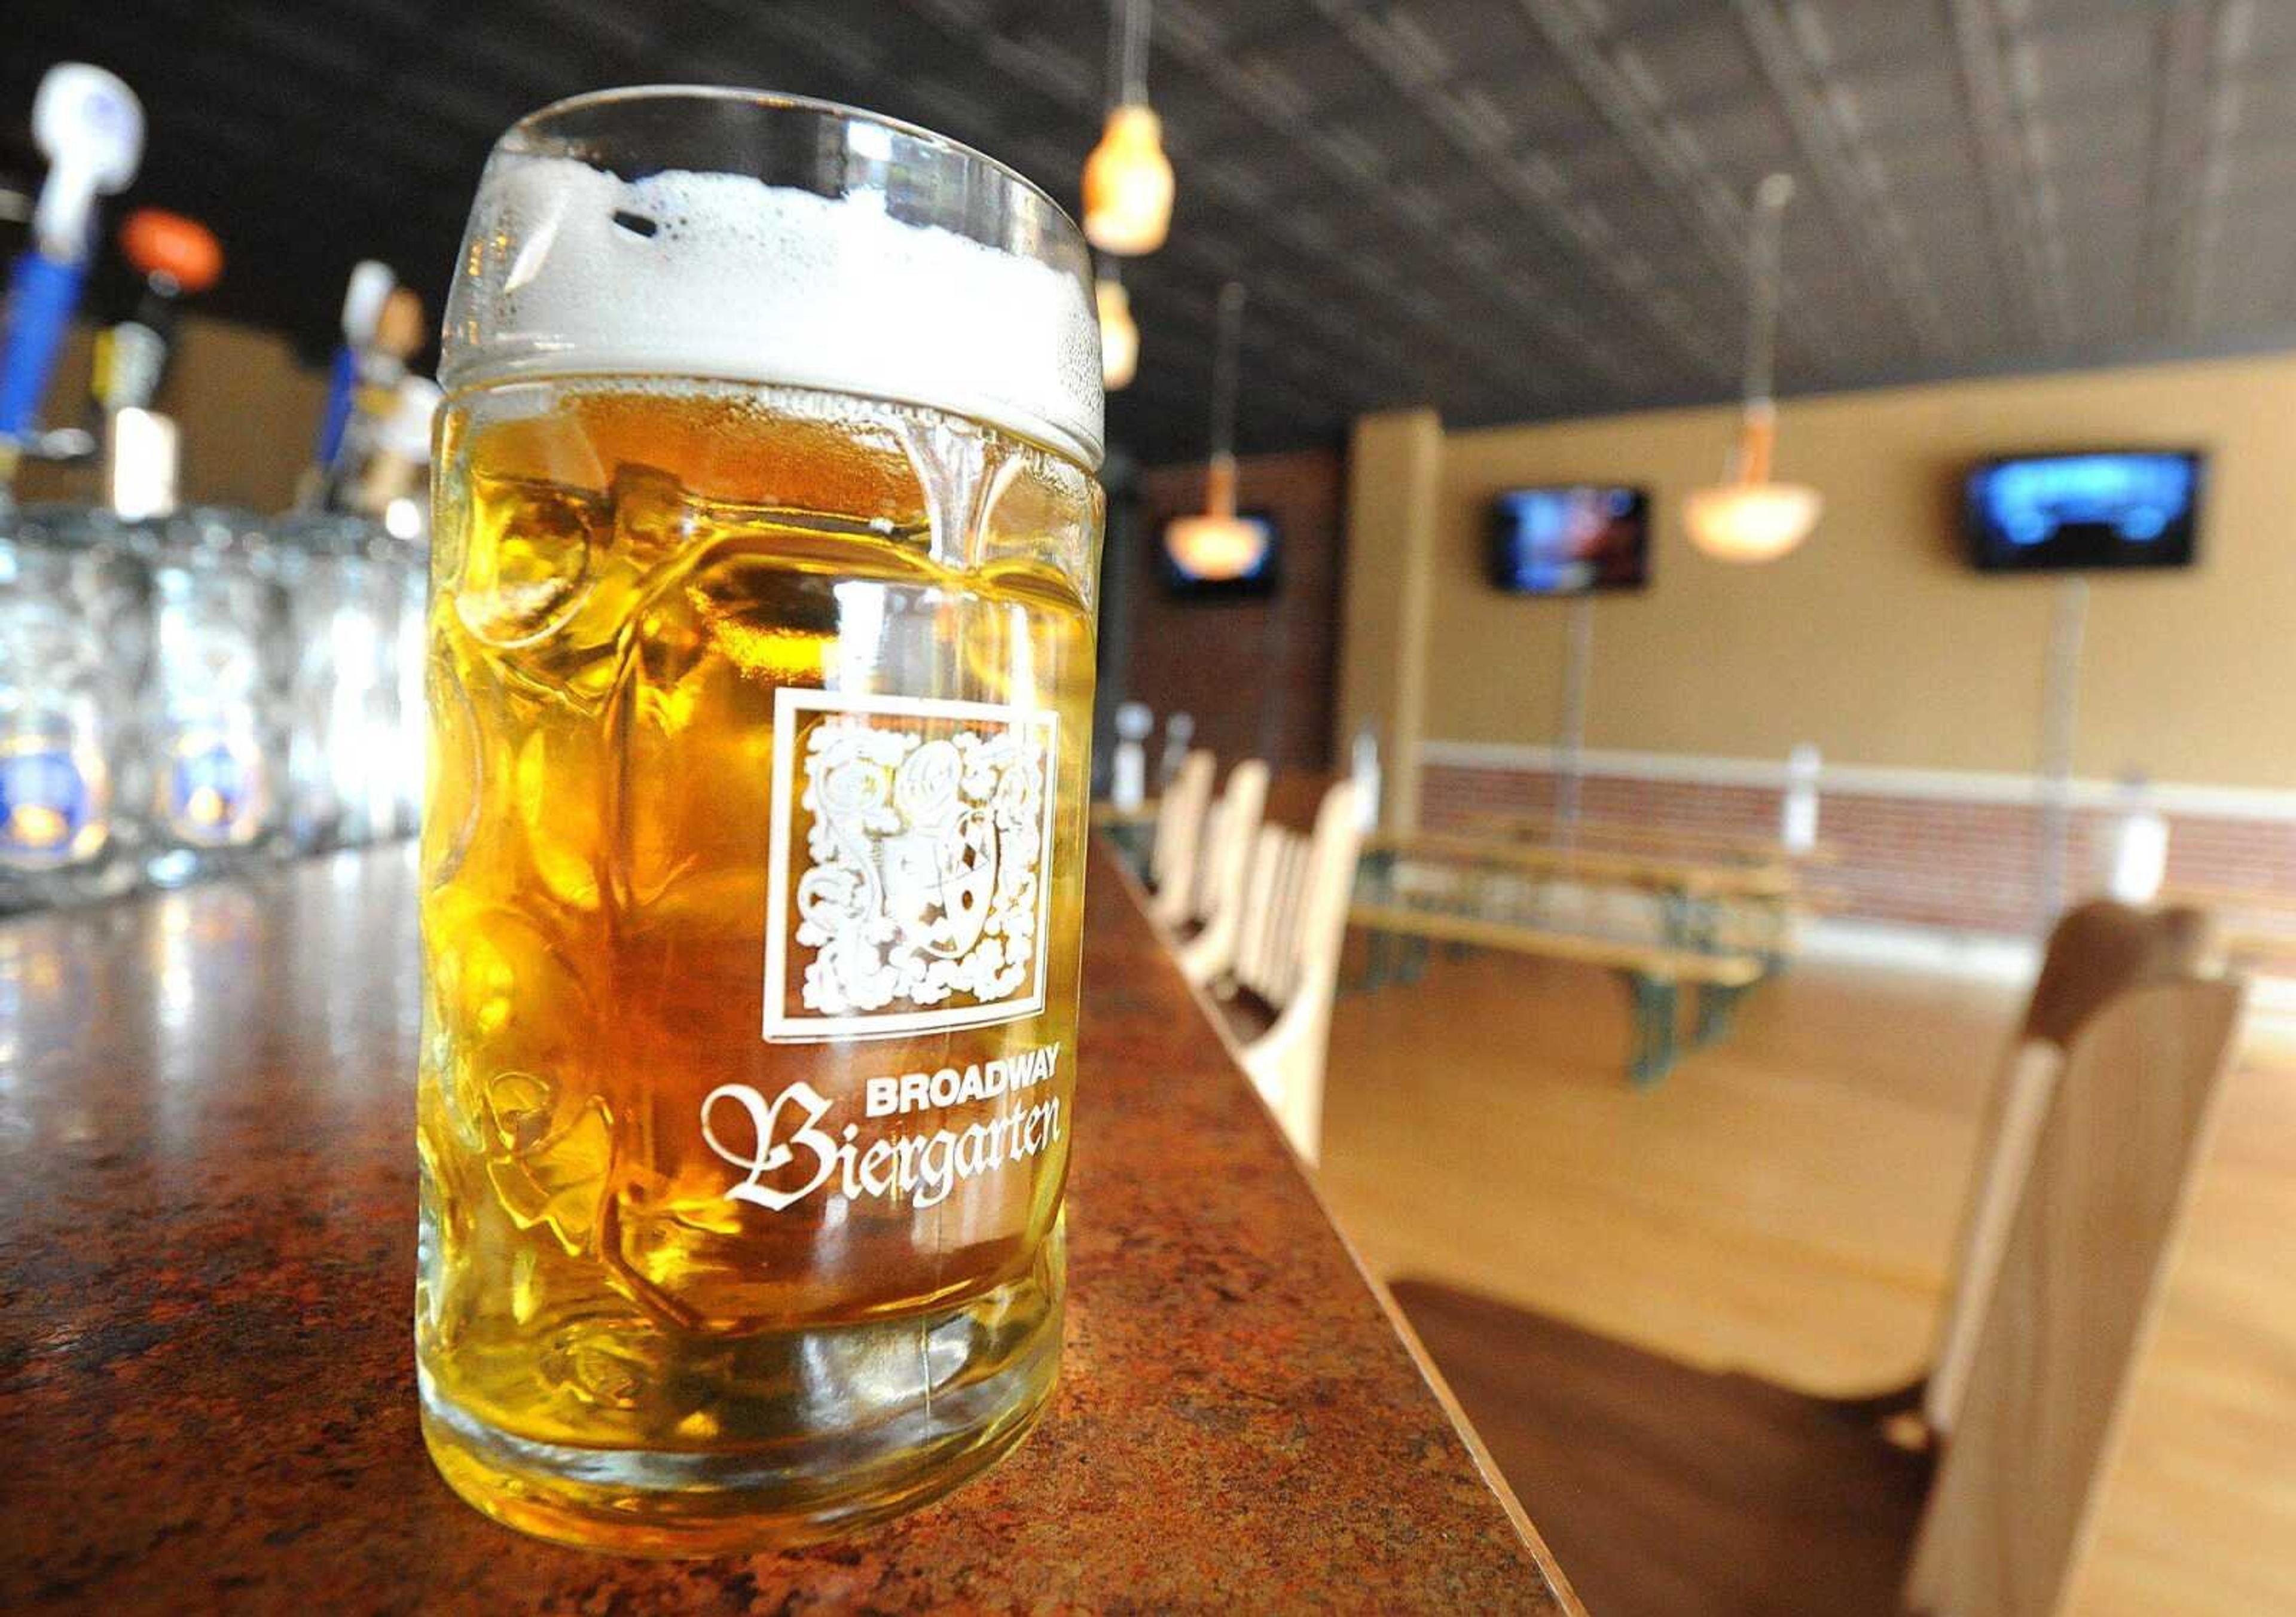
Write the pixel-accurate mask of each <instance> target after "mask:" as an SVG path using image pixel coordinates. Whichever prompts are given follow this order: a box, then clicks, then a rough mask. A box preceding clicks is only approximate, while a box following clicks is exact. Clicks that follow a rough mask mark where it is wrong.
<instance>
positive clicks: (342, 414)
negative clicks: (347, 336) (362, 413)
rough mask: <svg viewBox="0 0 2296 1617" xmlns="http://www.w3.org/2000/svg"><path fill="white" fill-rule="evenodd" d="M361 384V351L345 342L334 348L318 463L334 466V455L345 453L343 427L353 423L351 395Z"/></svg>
mask: <svg viewBox="0 0 2296 1617" xmlns="http://www.w3.org/2000/svg"><path fill="white" fill-rule="evenodd" d="M357 388H358V355H356V354H354V353H353V352H351V346H350V344H348V343H344V344H343V345H342V346H341V347H338V348H337V349H336V350H335V363H334V366H333V368H332V370H330V371H329V372H328V373H327V408H326V412H325V413H324V415H322V416H321V417H320V418H319V455H318V460H319V464H320V465H322V466H332V465H333V464H334V463H335V457H336V456H337V455H339V454H340V453H342V448H343V430H344V429H345V428H347V427H348V426H349V425H350V420H351V396H352V394H353V393H355V392H356V391H357Z"/></svg>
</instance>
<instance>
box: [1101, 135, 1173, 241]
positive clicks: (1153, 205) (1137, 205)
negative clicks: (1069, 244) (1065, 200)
mask: <svg viewBox="0 0 2296 1617" xmlns="http://www.w3.org/2000/svg"><path fill="white" fill-rule="evenodd" d="M1171 225H1172V164H1171V160H1170V159H1169V158H1167V157H1166V156H1165V155H1164V123H1163V120H1162V119H1161V118H1158V117H1157V116H1156V114H1155V113H1154V111H1152V110H1151V109H1149V108H1148V107H1147V106H1145V105H1142V104H1128V105H1124V106H1119V107H1111V108H1110V109H1109V110H1108V124H1107V127H1105V128H1104V129H1103V131H1102V132H1101V136H1100V144H1099V145H1097V146H1095V147H1094V148H1093V149H1092V155H1091V156H1090V157H1088V158H1087V159H1085V161H1084V233H1085V239H1086V240H1087V241H1090V242H1091V243H1092V244H1093V245H1094V246H1095V247H1096V248H1098V249H1101V251H1103V252H1105V253H1119V254H1122V255H1125V256H1127V257H1133V256H1136V255H1138V254H1141V253H1152V252H1154V251H1155V250H1156V249H1158V248H1160V247H1161V246H1163V245H1164V233H1165V232H1166V231H1168V230H1169V229H1170V228H1171Z"/></svg>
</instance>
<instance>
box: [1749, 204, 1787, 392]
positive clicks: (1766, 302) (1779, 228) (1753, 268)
mask: <svg viewBox="0 0 2296 1617" xmlns="http://www.w3.org/2000/svg"><path fill="white" fill-rule="evenodd" d="M1793 192H1794V184H1793V176H1792V175H1788V174H1773V175H1769V176H1766V177H1765V178H1764V179H1763V181H1762V183H1761V184H1760V186H1759V188H1758V189H1757V190H1756V191H1755V192H1754V224H1753V238H1752V241H1751V243H1750V244H1749V246H1748V248H1747V252H1746V274H1747V278H1748V280H1749V281H1750V282H1751V283H1752V290H1753V297H1752V301H1751V306H1750V307H1749V309H1748V314H1747V322H1746V402H1747V403H1748V404H1767V403H1768V402H1769V399H1770V389H1771V388H1772V386H1773V385H1774V384H1775V380H1776V372H1777V343H1778V289H1779V283H1780V282H1781V281H1782V280H1783V279H1784V276H1783V274H1782V272H1781V268H1780V263H1779V260H1780V241H1779V239H1780V237H1781V235H1782V234H1783V225H1784V219H1785V213H1786V204H1787V203H1789V202H1791V201H1792V200H1793Z"/></svg>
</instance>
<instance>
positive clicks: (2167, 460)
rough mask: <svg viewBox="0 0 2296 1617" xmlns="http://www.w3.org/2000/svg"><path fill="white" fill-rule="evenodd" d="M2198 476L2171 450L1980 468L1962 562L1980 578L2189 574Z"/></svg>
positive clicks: (2200, 461) (2197, 518) (1970, 495)
mask: <svg viewBox="0 0 2296 1617" xmlns="http://www.w3.org/2000/svg"><path fill="white" fill-rule="evenodd" d="M2207 468H2208V462H2207V461H2206V459H2205V457H2203V456H2202V455H2201V454H2200V453H2197V452H2195V451H2192V450H2180V449H2094V450H2083V451H2080V452H2078V453H2071V454H2035V455H2015V456H2005V457H2003V458H2000V459H1997V460H1990V461H1981V462H1980V463H1979V464H1978V465H1976V466H1974V467H1972V469H1971V470H1970V472H1969V477H1968V479H1967V481H1966V483H1965V484H1964V493H1963V523H1962V526H1963V529H1964V537H1965V538H1966V540H1967V542H1968V545H1969V556H1970V560H1971V561H1972V563H1973V564H1974V565H1975V566H1976V567H1977V568H1979V569H1980V570H1981V571H1984V572H1989V573H2038V572H2063V571H2069V570H2078V569H2086V568H2181V567H2190V566H2191V565H2192V564H2193V559H2194V553H2195V545H2196V541H2197V539H2198V536H2199V532H2200V524H2201V492H2202V484H2203V482H2204V481H2205V480H2206V475H2205V474H2206V472H2207Z"/></svg>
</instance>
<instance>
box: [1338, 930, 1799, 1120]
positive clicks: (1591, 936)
mask: <svg viewBox="0 0 2296 1617" xmlns="http://www.w3.org/2000/svg"><path fill="white" fill-rule="evenodd" d="M1348 921H1349V925H1351V926H1355V927H1361V928H1363V929H1364V930H1365V932H1366V933H1368V934H1369V935H1370V937H1371V960H1370V963H1369V966H1368V968H1367V971H1366V973H1365V979H1364V981H1365V986H1366V987H1370V988H1377V987H1379V986H1380V985H1381V984H1382V983H1384V982H1385V981H1386V980H1387V979H1388V977H1389V976H1390V975H1392V976H1397V977H1398V978H1401V979H1403V980H1410V979H1412V978H1415V976H1417V972H1418V968H1419V965H1420V963H1421V960H1422V958H1423V955H1422V954H1421V953H1419V952H1409V953H1406V956H1405V957H1404V959H1403V960H1402V961H1401V962H1399V963H1391V962H1390V950H1389V946H1388V940H1390V939H1406V940H1411V941H1412V942H1414V943H1417V944H1419V945H1422V946H1423V945H1424V944H1425V943H1428V942H1439V943H1464V944H1467V945H1470V946H1471V947H1474V948H1479V949H1497V950H1501V951H1506V952H1508V953H1513V954H1530V955H1542V956H1544V957H1546V959H1549V960H1569V961H1571V962H1573V963H1576V964H1579V965H1587V966H1597V967H1601V968H1603V969H1605V970H1608V971H1611V972H1614V973H1616V974H1617V975H1618V976H1620V978H1621V979H1622V980H1623V981H1624V982H1625V983H1626V984H1627V989H1628V995H1629V1003H1630V1005H1631V1008H1632V1012H1633V1017H1634V1034H1633V1042H1632V1046H1631V1048H1630V1049H1629V1052H1628V1060H1627V1074H1628V1077H1630V1078H1631V1079H1633V1080H1634V1082H1635V1083H1636V1085H1638V1086H1644V1087H1647V1086H1648V1085H1651V1084H1654V1083H1656V1082H1659V1081H1660V1080H1661V1079H1662V1078H1664V1077H1665V1076H1666V1075H1667V1074H1669V1072H1671V1071H1673V1070H1674V1065H1675V1063H1676V1061H1677V1060H1678V1059H1679V1058H1680V1056H1681V1050H1682V1046H1681V1043H1680V1041H1679V1040H1678V1038H1677V1023H1678V1022H1679V1019H1680V1016H1679V1006H1680V1001H1681V986H1682V984H1690V985H1691V986H1692V987H1693V988H1694V989H1695V990H1696V991H1697V994H1698V1010H1697V1017H1696V1019H1695V1021H1694V1023H1693V1031H1692V1034H1691V1039H1690V1048H1691V1049H1698V1048H1699V1047H1701V1046H1702V1045H1705V1044H1709V1043H1711V1042H1712V1041H1715V1040H1717V1039H1718V1038H1721V1037H1722V1036H1723V1035H1724V1034H1725V1033H1727V1032H1728V1031H1729V1027H1730V1020H1731V1016H1732V1013H1733V1012H1734V1010H1735V1009H1736V1008H1737V1003H1738V1000H1739V999H1740V998H1741V997H1742V996H1743V994H1744V993H1745V992H1746V991H1747V990H1748V989H1750V988H1751V987H1752V986H1753V985H1754V984H1757V983H1759V982H1760V981H1761V980H1762V977H1763V976H1764V975H1765V974H1766V970H1767V967H1766V964H1765V961H1764V960H1763V957H1762V956H1761V955H1759V954H1757V953H1752V952H1750V951H1705V950H1699V949H1689V948H1680V947H1676V946H1674V945H1672V944H1669V943H1662V942H1658V941H1644V940H1640V939H1635V938H1629V937H1622V936H1618V935H1606V934H1603V933H1599V932H1592V931H1570V930H1566V929H1562V928H1559V927H1539V926H1531V925H1527V924H1524V923H1521V922H1515V921H1503V920H1493V919H1486V918H1483V917H1480V916H1475V915H1467V914H1460V913H1456V912H1453V911H1442V910H1430V909H1423V908H1421V907H1419V906H1416V905H1413V904H1407V903H1398V902H1381V901H1379V900H1375V899H1363V898H1358V899H1357V902H1355V903H1354V904H1353V905H1351V906H1350V907H1349V911H1348Z"/></svg>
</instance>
